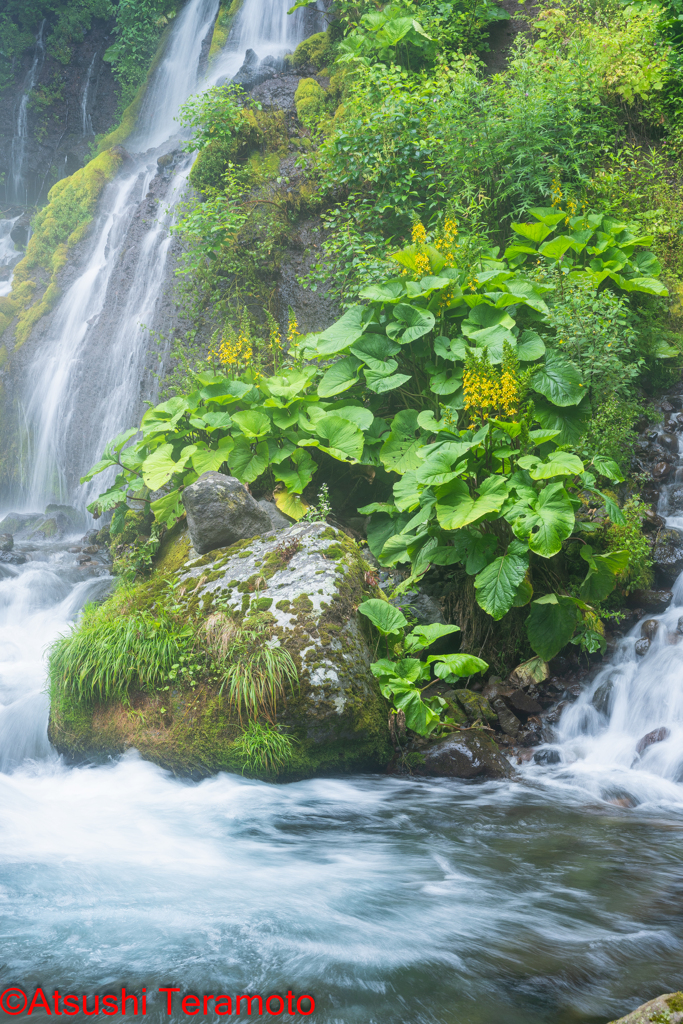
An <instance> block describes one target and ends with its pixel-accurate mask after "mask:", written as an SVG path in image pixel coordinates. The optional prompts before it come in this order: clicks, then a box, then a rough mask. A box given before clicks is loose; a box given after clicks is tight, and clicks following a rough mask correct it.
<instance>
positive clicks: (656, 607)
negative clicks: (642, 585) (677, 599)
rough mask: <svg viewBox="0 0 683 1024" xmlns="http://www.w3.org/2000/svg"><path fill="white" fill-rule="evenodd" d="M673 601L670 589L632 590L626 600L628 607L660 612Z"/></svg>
mask: <svg viewBox="0 0 683 1024" xmlns="http://www.w3.org/2000/svg"><path fill="white" fill-rule="evenodd" d="M672 601H673V593H672V592H671V591H670V590H633V591H632V592H631V593H630V594H629V596H628V600H627V604H628V605H629V607H630V608H642V609H643V611H646V612H654V613H655V614H661V613H662V612H665V611H666V609H667V608H668V607H669V605H670V604H671V602H672Z"/></svg>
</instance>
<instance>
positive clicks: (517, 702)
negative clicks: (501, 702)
mask: <svg viewBox="0 0 683 1024" xmlns="http://www.w3.org/2000/svg"><path fill="white" fill-rule="evenodd" d="M506 700H507V702H508V704H511V705H512V708H513V710H514V711H521V712H522V714H524V715H540V713H541V710H542V708H541V705H540V704H539V703H538V701H537V700H534V698H533V697H530V696H529V694H528V693H525V692H524V690H513V691H512V693H511V694H510V695H509V697H507V698H506Z"/></svg>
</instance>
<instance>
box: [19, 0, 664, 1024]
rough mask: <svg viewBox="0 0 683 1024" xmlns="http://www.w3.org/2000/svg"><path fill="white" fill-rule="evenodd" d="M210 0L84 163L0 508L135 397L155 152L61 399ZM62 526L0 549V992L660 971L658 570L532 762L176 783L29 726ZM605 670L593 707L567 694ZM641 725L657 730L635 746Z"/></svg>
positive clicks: (156, 270) (573, 980)
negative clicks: (651, 632) (69, 746)
mask: <svg viewBox="0 0 683 1024" xmlns="http://www.w3.org/2000/svg"><path fill="white" fill-rule="evenodd" d="M216 6H217V0H190V3H188V4H187V5H186V7H185V8H184V10H183V12H182V13H181V15H180V16H179V18H178V24H177V25H176V27H175V28H174V30H173V33H172V34H171V39H170V42H169V50H168V56H167V59H166V61H165V62H162V64H161V66H160V70H159V72H158V77H157V79H156V81H155V82H154V83H153V87H152V89H153V91H152V92H151V93H150V95H151V96H152V97H156V98H157V99H156V100H155V102H154V103H153V104H152V105H151V107H150V110H151V112H150V113H149V116H148V117H147V120H146V121H145V123H144V124H141V126H140V127H139V129H138V134H137V136H136V138H137V146H138V148H139V150H140V152H141V153H142V155H141V156H134V157H133V164H132V166H130V165H129V166H128V167H127V169H124V171H123V172H122V174H121V176H120V177H119V178H118V179H117V180H116V181H115V182H114V183H112V185H111V186H110V188H109V190H108V192H107V197H106V200H105V202H104V203H103V206H102V209H101V212H100V215H99V220H98V223H97V225H96V230H95V232H94V234H93V240H92V250H91V258H90V259H89V261H88V263H87V265H86V266H85V267H84V269H83V271H82V273H81V276H80V277H78V279H77V280H76V281H75V283H74V284H73V285H72V287H71V288H70V290H68V291H67V292H66V294H65V296H64V298H63V300H62V302H61V305H60V307H59V309H58V311H57V314H56V315H55V317H54V320H53V324H52V327H51V329H50V332H49V334H48V336H47V338H46V341H45V345H44V346H43V349H42V350H41V352H39V353H38V354H37V356H36V368H35V375H34V377H33V378H32V379H30V380H29V385H30V388H29V391H31V389H32V393H27V397H26V405H25V408H26V416H27V420H28V422H29V423H30V424H31V436H32V438H33V442H32V448H31V451H30V460H31V463H30V466H29V467H28V471H27V473H26V479H27V481H28V484H27V492H26V496H25V502H26V505H25V507H28V508H33V507H42V505H41V504H40V503H41V502H43V503H44V501H45V500H48V499H49V498H51V497H61V498H65V497H69V498H71V500H75V499H74V494H75V490H74V480H75V479H77V477H78V475H80V473H81V472H83V470H84V469H86V468H87V465H88V464H89V460H91V457H92V455H93V454H94V455H96V454H97V452H98V451H99V447H101V442H102V440H103V439H104V440H106V438H107V437H109V436H111V435H112V434H113V433H115V432H116V430H117V429H120V428H122V427H126V426H129V425H130V422H133V418H134V415H135V412H136V409H137V408H138V406H139V404H140V401H141V395H140V387H139V376H140V374H141V372H142V370H141V367H143V365H144V364H145V360H146V358H147V355H148V353H147V347H148V341H147V340H146V336H145V334H144V332H143V331H142V329H141V328H140V323H141V321H142V320H143V317H147V316H148V317H150V318H153V316H154V312H155V308H156V306H155V304H156V303H157V302H158V301H159V295H160V291H161V289H162V285H163V281H164V272H165V265H166V260H167V254H168V247H169V241H168V237H169V236H168V226H169V224H170V222H171V221H172V218H173V215H174V214H173V203H174V202H175V201H176V200H175V198H174V197H176V196H179V195H181V194H182V185H183V182H184V181H185V180H186V176H187V173H188V169H189V168H188V164H187V163H186V162H183V160H182V159H181V160H180V163H179V165H178V166H177V167H176V170H175V171H174V175H173V176H172V177H171V180H170V182H169V192H168V195H169V196H170V197H171V198H170V200H169V202H168V203H167V204H166V205H165V206H164V208H163V210H161V211H160V212H159V214H158V216H157V217H156V218H155V219H153V220H152V222H151V223H150V224H149V226H148V228H146V231H145V232H144V233H143V235H142V237H141V240H140V239H138V249H137V250H136V256H135V259H136V260H137V261H138V262H137V264H136V266H138V267H139V268H142V269H143V270H144V275H143V274H142V273H138V274H137V277H135V275H134V278H135V279H134V280H131V283H130V285H129V287H128V290H127V291H125V294H124V295H123V298H121V296H120V295H119V294H118V292H117V295H118V299H117V301H118V302H119V306H118V307H117V308H118V309H119V310H123V311H124V313H125V316H124V315H121V316H120V317H119V319H118V333H116V334H115V335H114V336H113V337H112V338H110V339H109V342H110V344H109V348H108V350H107V353H106V354H103V355H102V357H101V359H100V362H99V364H98V366H99V373H100V375H99V377H98V378H97V389H100V390H99V391H98V390H97V389H95V391H94V392H93V389H92V382H91V383H90V384H89V387H90V392H89V393H90V394H91V395H92V394H93V393H95V394H100V396H101V395H106V396H107V401H106V403H105V405H104V407H103V405H102V402H101V401H100V402H99V403H95V402H93V401H92V400H91V402H90V406H88V405H87V401H86V399H85V398H84V395H86V391H84V387H85V385H84V383H83V379H82V378H83V365H84V364H86V363H87V361H88V358H89V355H88V353H89V352H90V351H91V350H94V346H95V344H96V341H95V340H94V339H96V335H94V334H93V333H92V331H91V328H92V327H93V326H94V322H96V320H97V318H98V317H99V316H100V315H101V314H102V312H103V311H104V310H105V308H106V304H107V302H108V301H111V298H110V292H111V287H110V282H111V280H112V275H114V274H115V272H116V264H117V260H118V259H119V254H120V253H122V252H123V251H124V249H125V248H126V239H127V237H128V236H127V232H128V230H129V227H130V225H131V224H132V222H133V220H134V218H135V215H136V211H137V210H138V209H139V207H140V204H141V203H142V202H143V201H144V198H145V196H146V194H147V189H148V186H149V181H150V178H151V176H152V174H153V173H155V169H154V165H155V162H156V155H157V153H159V152H163V151H164V146H166V145H167V141H168V138H169V136H171V134H172V118H173V116H174V112H175V111H177V107H178V105H179V104H180V102H182V101H183V99H185V98H186V96H187V95H189V94H190V93H191V92H192V91H193V90H194V89H196V87H197V81H198V65H199V60H200V48H201V43H202V40H204V39H205V37H206V34H207V31H208V27H210V24H211V21H212V19H213V17H215V8H216ZM280 7H282V4H280V5H279V7H278V10H279V9H280ZM263 10H264V9H263V7H262V5H261V6H259V4H258V0H253V2H252V0H248V5H247V7H246V8H245V12H246V13H245V15H244V17H243V21H242V25H243V29H238V32H237V36H235V35H234V34H233V41H234V39H235V38H236V39H237V43H239V45H237V44H235V46H234V47H233V49H232V51H229V52H228V53H227V54H226V56H225V59H224V61H223V66H218V67H214V68H213V70H212V72H211V74H212V76H213V77H212V78H211V79H209V80H208V81H209V83H210V81H212V80H215V79H216V78H217V77H219V75H220V74H224V73H227V72H231V71H234V70H235V69H236V65H237V64H238V63H239V59H240V58H241V55H242V54H243V52H244V46H243V44H245V42H248V41H250V40H251V41H257V40H258V39H261V40H264V39H265V40H266V42H267V43H268V45H269V46H270V48H271V51H270V52H272V51H273V50H275V49H276V48H277V47H276V44H277V43H278V40H279V41H280V42H282V39H283V32H285V31H286V32H289V28H288V29H286V30H284V29H282V28H281V27H279V28H278V29H277V33H271V34H272V35H273V38H272V39H271V38H270V36H269V35H268V30H267V26H266V27H265V28H264V18H263V16H262V15H263ZM269 10H270V8H269ZM281 21H282V19H281ZM268 24H270V22H268ZM278 24H280V23H278ZM240 32H241V33H242V34H240ZM247 32H249V33H251V35H248V36H245V35H244V33H247ZM259 33H260V35H259ZM286 41H289V42H291V40H290V39H289V37H287V39H286ZM264 55H265V53H261V54H260V56H264ZM193 62H194V63H193ZM181 71H182V75H184V77H182V76H181V75H180V72H181ZM164 75H165V76H166V78H164V77H163V76H164ZM179 76H180V77H182V81H180V80H179ZM171 79H172V80H173V82H172V87H173V88H172V95H171V92H170V91H169V90H170V85H169V88H168V89H166V90H165V86H164V82H166V83H167V84H168V83H169V82H170V81H171ZM164 90H165V91H164ZM162 101H163V102H162ZM161 108H163V109H161ZM160 111H161V112H160ZM164 118H165V120H164ZM145 261H146V262H145ZM39 397H41V401H38V398H39ZM79 402H80V403H81V405H82V404H83V402H85V405H86V406H87V409H86V415H85V419H83V416H82V415H81V420H80V427H79V431H80V435H81V437H82V443H81V447H80V448H77V449H75V448H74V447H73V444H70V442H69V438H70V436H71V435H72V434H73V424H72V423H71V421H70V417H71V416H72V414H73V410H74V409H75V408H76V406H77V404H78V403H79ZM83 424H85V427H84V426H83ZM679 472H680V471H679ZM81 501H82V499H81ZM671 524H672V525H681V524H680V523H677V521H676V520H675V517H674V518H673V519H672V520H671ZM72 544H73V538H65V539H64V540H63V541H61V542H59V543H49V542H45V543H41V544H36V545H33V550H30V551H28V552H27V553H28V554H29V556H30V560H29V561H27V562H26V563H25V564H24V565H20V566H9V565H2V564H0V936H1V938H0V992H2V991H3V990H5V989H6V988H8V987H11V986H17V987H19V988H21V989H23V990H25V991H26V992H28V993H32V992H33V991H34V989H35V988H36V987H37V986H42V987H43V988H44V990H45V991H46V992H50V993H51V992H52V990H53V989H54V988H56V987H57V988H59V989H60V991H61V992H62V993H64V992H72V993H77V994H82V993H87V994H88V995H89V996H90V997H91V1000H90V1006H91V1007H92V1005H93V1000H94V997H95V995H98V996H99V997H102V996H103V995H104V994H105V993H112V992H114V993H116V992H120V990H121V988H122V986H124V985H125V986H126V988H127V989H128V990H129V991H135V992H137V993H138V994H139V993H140V992H141V990H142V989H143V988H146V990H147V1013H146V1016H147V1018H148V1019H150V1020H151V1021H162V1020H170V1019H172V1020H178V1021H180V1020H186V1019H187V1016H186V1015H185V1014H184V1013H183V1012H182V1011H181V1009H180V1006H179V1002H178V999H176V1001H175V1002H174V1003H173V1009H172V1012H171V1015H170V1016H169V1015H168V1014H167V1007H166V997H165V996H163V997H162V996H161V995H159V993H158V989H159V988H160V987H171V988H173V987H176V988H179V989H180V990H181V992H180V995H183V994H184V993H196V994H200V995H204V994H208V993H211V994H212V996H214V997H216V996H218V995H219V994H221V993H224V994H227V995H230V996H231V997H232V998H233V999H234V998H235V996H236V995H237V994H240V993H252V994H254V993H260V994H261V995H262V996H263V997H264V999H265V997H266V996H267V995H268V994H270V993H282V994H285V993H286V992H287V991H290V990H291V991H292V992H293V993H294V994H295V996H299V995H301V994H303V993H306V994H309V995H311V996H312V997H313V998H314V1000H315V1004H316V1009H315V1012H314V1013H313V1014H312V1015H311V1019H312V1020H315V1021H318V1022H320V1024H361V1022H363V1024H396V1022H399V1021H401V1022H406V1024H492V1022H498V1021H500V1022H501V1024H503V1022H504V1024H599V1022H604V1021H607V1020H611V1019H612V1018H615V1017H617V1016H619V1015H620V1014H623V1013H626V1012H627V1011H628V1010H630V1009H632V1008H633V1007H634V1006H636V1005H637V1004H638V1003H640V1002H642V1001H644V1000H645V999H648V998H651V997H653V996H654V995H656V994H658V993H660V992H665V991H671V990H673V989H677V988H680V987H681V986H682V985H683V968H682V967H681V965H682V963H683V842H682V838H683V784H682V782H683V744H682V743H681V741H682V740H683V644H682V645H681V646H675V645H672V644H671V643H669V642H667V637H668V636H669V634H671V635H673V633H674V630H675V627H676V623H677V620H678V617H679V616H680V615H681V614H683V582H681V581H679V583H678V585H677V588H676V592H675V599H674V607H672V608H671V609H670V610H669V611H667V612H666V613H665V614H664V615H663V616H659V617H658V618H659V619H660V620H661V625H660V630H659V633H658V635H657V637H656V638H655V641H654V643H653V645H652V647H651V649H650V651H649V652H648V653H647V655H646V656H645V657H644V658H638V657H637V656H636V654H635V652H634V645H635V639H636V637H637V636H639V635H640V630H639V627H636V628H635V629H634V630H633V633H632V635H631V636H630V637H628V638H626V639H624V640H623V641H621V642H620V645H619V648H618V650H617V651H616V653H615V655H614V657H613V659H612V661H611V662H610V664H609V665H608V666H606V668H605V669H604V670H603V672H602V673H601V674H600V675H599V676H598V678H597V679H596V680H595V681H594V683H593V684H591V686H590V687H589V688H588V689H587V690H586V691H585V692H584V693H583V694H582V696H581V697H580V698H579V699H578V701H577V702H576V703H575V704H574V705H572V706H570V707H569V708H568V709H567V710H566V711H565V712H564V715H563V717H562V719H561V721H560V723H559V725H558V728H557V737H556V739H557V742H556V744H555V747H556V749H557V751H558V754H559V757H560V760H559V762H558V763H556V764H553V765H548V766H539V765H533V764H530V765H523V766H521V767H520V768H519V777H518V780H517V781H515V782H508V781H505V782H496V783H485V784H481V783H472V784H470V783H462V782H456V781H452V780H416V779H408V778H401V779H398V778H391V777H382V776H358V777H352V778H345V779H318V780H312V781H308V782H300V783H296V784H291V785H287V786H273V785H268V784H265V783H260V782H254V781H250V780H247V779H244V778H241V777H236V776H230V775H225V774H223V775H219V776H217V777H215V778H211V779H207V780H204V781H202V782H198V783H197V782H192V781H188V780H182V779H177V778H174V777H173V776H172V775H170V774H169V773H168V772H165V771H163V770H161V769H160V768H157V767H155V766H154V765H151V764H149V763H146V762H144V761H142V760H141V759H140V758H139V757H138V756H137V755H136V754H135V752H131V753H128V754H127V755H125V756H124V757H122V758H120V759H118V760H116V761H111V762H107V763H99V764H93V763H83V764H80V765H70V764H67V763H65V761H64V760H63V759H61V758H60V757H59V756H58V755H56V753H55V752H54V751H53V750H52V749H51V748H50V745H49V743H48V740H47V732H46V728H47V716H48V700H47V696H46V693H45V663H44V652H45V649H46V647H47V646H48V645H49V643H50V642H51V641H52V640H53V639H54V638H55V637H56V636H57V635H59V633H60V632H63V631H65V630H67V629H69V628H70V626H71V624H72V623H73V622H74V621H75V619H76V618H77V615H78V613H79V610H80V609H81V608H82V607H83V605H84V604H85V603H86V602H87V601H92V600H97V599H98V598H101V597H102V596H103V595H104V594H105V593H106V591H107V589H108V587H109V586H110V585H111V581H110V579H109V578H108V577H107V576H106V575H98V576H92V575H90V574H89V572H88V571H84V570H82V569H80V568H79V567H78V565H77V562H76V556H75V554H73V553H70V552H69V551H68V548H69V547H70V546H71V545H72ZM21 547H22V545H21V543H18V544H17V549H19V550H20V549H21ZM669 638H670V637H669ZM608 679H610V680H611V683H612V690H611V693H609V694H608V696H607V698H605V700H603V703H602V707H603V711H602V712H600V711H598V710H596V708H595V705H594V703H593V697H594V695H595V691H596V690H597V689H598V688H599V687H600V686H603V685H604V684H605V682H606V681H607V680H608ZM604 692H605V691H604V690H603V693H604ZM664 724H666V725H667V727H668V728H669V729H670V735H669V736H668V737H667V738H666V739H665V740H664V741H662V742H660V743H657V744H654V745H652V746H651V747H648V748H647V749H645V750H644V751H642V754H641V755H638V754H637V752H636V747H637V744H638V740H639V739H640V738H641V737H642V736H643V734H645V733H647V732H648V731H650V730H652V729H656V728H659V727H660V726H662V725H664ZM178 998H179V997H178ZM308 1005H309V1004H308V1003H304V1004H303V1006H304V1009H305V1008H306V1006H308ZM129 1015H130V1014H129ZM284 1016H288V1014H287V1013H286V1012H285V1014H284ZM23 1017H26V1019H28V1016H27V1015H26V1014H24V1015H18V1016H15V1018H14V1019H23ZM78 1017H79V1019H80V1018H81V1014H80V1013H79V1014H78ZM47 1018H48V1014H47V1013H46V1012H45V1011H44V1010H38V1011H36V1012H34V1013H33V1014H32V1015H31V1018H30V1019H31V1020H47ZM83 1019H84V1018H83ZM214 1019H215V1018H214Z"/></svg>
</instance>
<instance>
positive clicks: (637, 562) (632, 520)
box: [605, 496, 654, 594]
mask: <svg viewBox="0 0 683 1024" xmlns="http://www.w3.org/2000/svg"><path fill="white" fill-rule="evenodd" d="M646 509H647V506H646V505H645V503H644V502H643V501H642V499H641V498H639V497H637V496H635V497H632V498H629V499H628V501H626V502H625V503H624V506H623V508H622V514H623V520H624V521H623V522H622V523H609V524H608V525H607V528H606V538H605V542H606V545H607V547H608V549H609V550H611V551H616V550H618V549H620V548H625V549H626V550H627V551H628V552H629V556H630V557H629V562H628V565H625V566H624V567H623V568H622V569H621V570H620V571H619V574H618V578H617V585H618V587H619V590H620V591H621V592H622V593H624V594H630V593H631V591H632V590H647V589H648V588H649V587H651V586H652V583H653V580H654V574H653V569H652V549H651V547H650V542H649V541H648V539H647V537H645V536H644V535H643V533H642V530H641V526H642V523H643V519H644V517H645V511H646Z"/></svg>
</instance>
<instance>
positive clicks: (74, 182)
mask: <svg viewBox="0 0 683 1024" xmlns="http://www.w3.org/2000/svg"><path fill="white" fill-rule="evenodd" d="M122 162H123V154H122V153H121V152H119V151H118V150H113V149H108V150H106V152H103V153H100V155H99V156H97V157H96V158H95V159H94V160H91V161H90V163H88V164H86V165H85V167H81V168H80V169H79V170H78V171H76V172H75V174H72V175H71V176H70V177H69V178H63V179H62V180H61V181H58V182H57V184H56V185H53V186H52V188H51V189H50V192H49V195H48V203H47V206H45V207H43V209H42V210H40V212H39V213H38V214H37V215H36V216H35V218H34V220H33V224H32V232H33V233H32V235H31V238H30V239H29V243H28V246H27V248H26V255H25V256H24V258H23V260H21V262H20V263H18V264H17V266H16V268H15V271H14V278H13V287H12V292H11V294H10V295H9V296H5V297H4V298H3V299H1V300H0V331H3V330H5V329H6V328H7V327H8V326H9V325H10V323H11V322H12V320H13V319H14V317H15V316H17V317H18V322H17V326H16V330H15V345H16V346H19V345H21V344H22V343H23V342H24V341H26V339H27V338H28V336H29V335H30V333H31V331H32V330H33V327H34V326H35V324H36V323H37V322H38V320H39V319H40V318H41V317H42V316H44V315H45V314H46V313H48V312H49V311H50V310H51V309H52V308H53V306H54V304H55V303H56V301H57V299H58V298H59V296H60V294H61V292H60V289H59V287H58V285H57V283H56V280H55V278H56V274H57V273H58V271H59V270H61V268H62V267H63V266H64V264H65V262H66V259H67V254H68V251H69V249H70V248H71V247H72V246H73V245H74V244H75V243H76V242H77V241H78V240H79V239H80V238H82V237H83V235H84V233H85V231H86V230H87V228H88V227H89V225H90V222H91V220H92V216H93V213H94V212H95V207H96V205H97V201H98V199H99V197H100V194H101V192H102V189H103V188H104V186H105V185H106V184H107V182H108V181H111V179H112V178H113V177H114V175H115V174H116V172H117V171H118V169H119V167H120V166H121V164H122ZM39 268H41V269H42V270H43V271H47V272H48V273H49V274H50V275H51V279H50V280H49V282H48V285H47V288H46V290H45V292H44V293H43V295H42V296H41V297H40V299H39V300H38V301H37V302H32V300H33V298H34V295H35V292H36V290H37V288H38V285H37V282H36V279H35V277H36V275H35V271H36V270H38V269H39Z"/></svg>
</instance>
